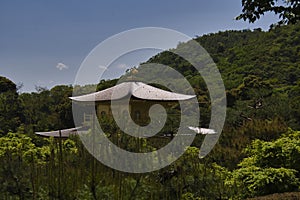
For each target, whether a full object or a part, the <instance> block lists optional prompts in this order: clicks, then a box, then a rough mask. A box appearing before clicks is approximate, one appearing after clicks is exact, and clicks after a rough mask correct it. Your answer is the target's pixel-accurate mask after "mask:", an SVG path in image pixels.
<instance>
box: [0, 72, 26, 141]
mask: <svg viewBox="0 0 300 200" xmlns="http://www.w3.org/2000/svg"><path fill="white" fill-rule="evenodd" d="M21 120H22V109H21V105H20V102H19V99H18V93H17V87H16V84H14V83H13V82H12V81H10V80H9V79H7V78H5V77H1V76H0V135H3V134H6V133H8V131H9V130H11V131H16V129H17V128H18V126H19V125H20V124H21Z"/></svg>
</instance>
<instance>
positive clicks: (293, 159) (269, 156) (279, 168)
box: [231, 130, 300, 198]
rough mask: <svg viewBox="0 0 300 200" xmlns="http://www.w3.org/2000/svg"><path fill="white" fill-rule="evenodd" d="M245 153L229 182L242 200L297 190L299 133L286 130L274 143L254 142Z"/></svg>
mask: <svg viewBox="0 0 300 200" xmlns="http://www.w3.org/2000/svg"><path fill="white" fill-rule="evenodd" d="M245 153H246V154H247V156H248V157H246V158H244V159H243V161H242V162H241V163H240V164H239V166H240V167H241V168H240V169H237V170H235V171H234V172H233V174H232V180H231V183H233V182H235V183H236V184H237V187H238V188H239V190H240V191H242V193H241V194H240V195H241V197H243V198H245V197H254V196H261V195H266V194H272V193H276V192H279V193H282V192H292V191H298V190H299V189H300V188H299V185H300V181H299V178H300V176H299V175H300V174H299V169H300V168H299V165H300V159H299V158H300V132H297V131H292V130H289V131H288V132H287V133H285V134H283V135H282V136H281V137H280V138H279V139H277V140H275V141H273V142H265V141H261V140H254V141H253V142H252V143H251V145H250V146H249V147H247V148H246V149H245Z"/></svg>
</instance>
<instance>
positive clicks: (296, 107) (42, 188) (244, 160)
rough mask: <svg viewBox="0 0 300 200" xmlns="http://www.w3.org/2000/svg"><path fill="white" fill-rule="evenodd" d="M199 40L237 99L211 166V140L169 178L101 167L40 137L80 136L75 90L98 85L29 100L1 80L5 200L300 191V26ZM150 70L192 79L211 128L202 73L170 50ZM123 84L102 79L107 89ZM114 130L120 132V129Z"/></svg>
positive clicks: (74, 141)
mask: <svg viewBox="0 0 300 200" xmlns="http://www.w3.org/2000/svg"><path fill="white" fill-rule="evenodd" d="M195 40H196V41H197V42H199V43H200V44H201V45H202V46H203V47H204V48H205V49H206V50H207V51H208V52H209V54H210V55H211V57H212V58H213V60H214V61H215V63H216V64H217V66H218V68H219V70H220V72H221V75H222V78H223V80H224V84H225V88H226V94H227V106H228V108H227V117H226V123H225V126H224V129H223V132H222V135H221V138H220V140H219V142H218V144H217V145H216V146H215V148H214V149H213V151H212V152H211V153H210V154H209V155H208V156H207V157H205V158H204V159H199V158H198V152H199V147H200V146H201V141H202V139H203V138H202V137H201V136H200V137H198V136H197V138H196V139H195V141H194V143H193V145H192V147H190V148H189V149H188V150H187V152H186V153H185V154H184V155H183V156H182V157H181V158H180V159H179V160H178V161H176V162H175V163H173V164H172V165H171V166H168V167H166V168H164V169H161V170H158V171H155V172H152V173H146V174H129V173H122V172H119V171H116V170H113V169H110V168H108V167H106V166H104V165H102V164H101V163H100V162H98V161H96V160H95V159H93V157H92V156H91V155H90V154H89V153H88V152H87V151H86V150H85V149H84V147H83V145H82V144H81V142H80V140H79V139H78V138H76V137H73V138H70V139H67V140H63V141H62V143H60V141H59V140H56V139H53V138H50V139H44V138H39V137H37V136H35V135H34V132H35V131H48V130H57V129H62V128H70V127H74V124H73V120H72V102H71V101H70V99H69V98H68V97H69V96H71V95H72V90H73V89H75V90H76V91H79V92H78V93H81V94H84V93H88V92H89V91H90V88H92V87H93V86H86V87H79V86H75V87H72V86H65V85H61V86H56V87H54V88H52V89H50V90H48V89H46V88H37V91H36V92H32V93H22V94H19V93H18V91H17V86H16V84H15V83H13V82H11V81H10V80H8V79H7V78H5V77H0V134H1V137H0V177H1V178H0V199H186V200H187V199H203V198H204V199H229V198H232V199H245V198H249V197H257V196H262V195H268V194H273V193H284V192H298V191H299V190H300V188H299V185H300V180H299V179H300V171H299V170H300V168H299V166H300V132H299V130H300V24H296V25H286V26H282V27H276V28H274V29H272V30H270V31H268V32H263V31H261V30H260V29H256V30H252V31H251V30H243V31H225V32H219V33H213V34H209V35H204V36H201V37H198V38H195ZM179 46H180V45H179ZM178 48H179V47H178ZM146 63H160V64H164V65H168V66H171V67H172V68H174V69H176V70H177V71H179V72H180V73H181V74H183V75H184V76H185V77H186V78H187V79H188V80H189V82H190V83H191V85H192V86H193V88H194V90H195V93H196V94H197V98H198V101H199V102H201V103H200V111H201V117H202V118H201V126H203V127H207V126H208V123H209V119H210V99H209V98H208V91H207V88H206V84H205V82H204V81H203V79H202V78H201V76H200V75H199V74H197V71H196V70H195V69H194V68H193V66H192V65H191V64H190V63H188V62H187V61H185V60H183V59H182V58H180V57H178V56H177V55H175V54H173V53H170V52H168V51H166V52H162V53H160V54H157V55H156V56H154V57H152V58H151V59H149V60H148V61H147V62H146ZM142 70H143V69H142V67H141V68H140V69H139V68H137V71H139V73H142ZM128 73H130V71H129V72H128ZM129 75H131V74H129ZM116 82H117V80H102V81H101V82H100V83H99V84H98V86H97V88H98V90H102V89H105V88H107V87H111V86H112V85H114V84H115V83H116ZM105 123H111V124H108V127H109V125H111V127H109V128H108V130H110V131H115V130H116V129H115V127H113V126H112V124H113V123H112V122H110V121H105ZM118 133H119V132H118ZM115 135H116V137H119V136H118V135H120V134H115ZM120 137H122V136H120ZM132 144H134V143H132ZM145 144H147V143H145ZM60 145H62V146H60ZM130 145H131V144H130ZM59 147H61V148H59ZM60 150H62V152H61V151H60ZM297 194H298V193H295V195H297ZM272 197H274V198H276V195H274V196H272Z"/></svg>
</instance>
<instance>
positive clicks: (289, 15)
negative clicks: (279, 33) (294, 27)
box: [236, 0, 300, 24]
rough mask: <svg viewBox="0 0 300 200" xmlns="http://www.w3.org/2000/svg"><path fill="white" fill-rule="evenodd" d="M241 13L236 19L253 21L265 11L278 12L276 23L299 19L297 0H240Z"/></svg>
mask: <svg viewBox="0 0 300 200" xmlns="http://www.w3.org/2000/svg"><path fill="white" fill-rule="evenodd" d="M242 6H243V10H242V14H240V15H239V16H238V17H237V18H236V19H238V20H239V19H243V20H244V21H246V20H248V21H249V22H251V23H253V22H255V21H256V20H258V19H259V18H260V17H261V16H262V15H264V14H265V13H267V12H274V13H275V14H279V19H280V21H279V22H278V24H289V23H292V24H294V23H296V22H297V21H299V19H300V1H299V0H280V1H279V0H242Z"/></svg>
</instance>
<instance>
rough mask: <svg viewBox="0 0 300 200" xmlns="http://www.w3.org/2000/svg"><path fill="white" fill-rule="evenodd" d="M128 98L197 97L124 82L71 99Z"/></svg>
mask: <svg viewBox="0 0 300 200" xmlns="http://www.w3.org/2000/svg"><path fill="white" fill-rule="evenodd" d="M127 96H134V97H136V98H139V99H145V100H156V101H181V100H188V99H191V98H194V97H196V96H195V95H185V94H179V93H174V92H169V91H166V90H162V89H159V88H156V87H153V86H150V85H147V84H145V83H142V82H124V83H120V84H118V85H115V86H113V87H110V88H107V89H105V90H102V91H99V92H94V93H91V94H86V95H82V96H76V97H70V99H72V100H74V101H111V100H119V99H122V98H124V97H127Z"/></svg>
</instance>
